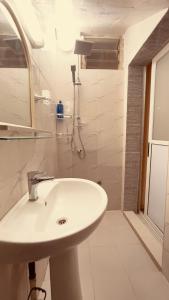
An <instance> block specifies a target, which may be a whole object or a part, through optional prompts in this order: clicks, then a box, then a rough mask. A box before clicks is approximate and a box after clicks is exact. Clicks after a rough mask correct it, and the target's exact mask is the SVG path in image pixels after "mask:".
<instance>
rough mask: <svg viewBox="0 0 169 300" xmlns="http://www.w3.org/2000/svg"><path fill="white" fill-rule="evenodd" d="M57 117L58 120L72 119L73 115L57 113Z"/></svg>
mask: <svg viewBox="0 0 169 300" xmlns="http://www.w3.org/2000/svg"><path fill="white" fill-rule="evenodd" d="M56 119H57V120H64V119H72V115H62V114H57V115H56Z"/></svg>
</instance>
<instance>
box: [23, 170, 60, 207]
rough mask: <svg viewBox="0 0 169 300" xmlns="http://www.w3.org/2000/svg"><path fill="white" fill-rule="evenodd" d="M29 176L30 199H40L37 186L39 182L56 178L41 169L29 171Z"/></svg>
mask: <svg viewBox="0 0 169 300" xmlns="http://www.w3.org/2000/svg"><path fill="white" fill-rule="evenodd" d="M27 176H28V191H29V200H30V201H36V200H37V199H38V193H37V186H38V183H39V182H42V181H46V180H52V179H54V177H53V176H46V175H45V173H43V172H40V171H31V172H28V173H27Z"/></svg>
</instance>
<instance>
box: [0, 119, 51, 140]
mask: <svg viewBox="0 0 169 300" xmlns="http://www.w3.org/2000/svg"><path fill="white" fill-rule="evenodd" d="M52 137H53V133H52V132H50V131H45V130H38V129H35V128H31V127H24V126H19V125H13V124H8V123H0V140H2V141H9V140H35V139H49V138H52Z"/></svg>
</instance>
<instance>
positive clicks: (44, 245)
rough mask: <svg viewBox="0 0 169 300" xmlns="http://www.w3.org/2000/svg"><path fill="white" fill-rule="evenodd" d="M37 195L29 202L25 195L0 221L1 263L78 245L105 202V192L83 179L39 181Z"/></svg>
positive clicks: (53, 252)
mask: <svg viewBox="0 0 169 300" xmlns="http://www.w3.org/2000/svg"><path fill="white" fill-rule="evenodd" d="M38 196H39V199H38V200H37V201H35V202H30V201H29V200H28V194H26V195H25V196H24V197H23V198H22V199H21V200H20V201H19V202H18V203H17V204H16V205H15V206H14V207H13V208H12V209H11V210H10V212H9V213H8V214H7V215H6V216H5V217H4V218H3V219H2V220H1V221H0V262H3V263H19V262H27V261H34V260H38V259H41V258H44V257H48V256H55V255H57V253H60V252H62V251H63V250H65V249H67V248H68V249H69V248H70V247H73V246H75V245H77V244H78V243H80V242H81V241H83V240H84V239H85V238H86V237H87V236H88V235H89V234H90V233H91V232H92V231H93V230H94V229H95V228H96V226H97V224H98V223H99V221H100V220H101V218H102V216H103V213H104V211H105V209H106V205H107V195H106V193H105V191H104V190H103V189H102V188H101V187H100V186H99V185H98V184H96V183H94V182H91V181H88V180H84V179H72V178H63V179H54V180H51V181H46V182H42V183H39V184H38ZM62 223H63V224H62Z"/></svg>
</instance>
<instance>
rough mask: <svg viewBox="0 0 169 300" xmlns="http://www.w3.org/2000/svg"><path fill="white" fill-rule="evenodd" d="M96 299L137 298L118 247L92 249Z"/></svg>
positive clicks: (130, 299) (122, 299) (121, 299)
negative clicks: (120, 257) (121, 260)
mask: <svg viewBox="0 0 169 300" xmlns="http://www.w3.org/2000/svg"><path fill="white" fill-rule="evenodd" d="M91 259H92V272H93V278H94V288H95V300H103V299H104V300H112V299H117V300H136V298H135V294H134V291H133V289H132V286H131V284H130V281H129V280H128V278H127V275H126V273H125V270H124V268H123V266H122V264H121V263H120V261H119V256H118V252H117V250H116V248H113V247H104V246H103V247H93V248H92V249H91Z"/></svg>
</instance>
